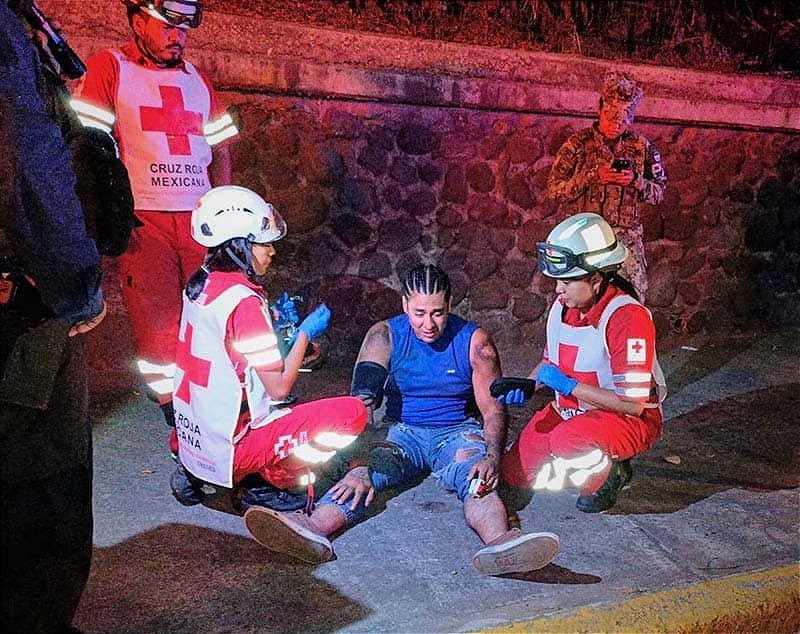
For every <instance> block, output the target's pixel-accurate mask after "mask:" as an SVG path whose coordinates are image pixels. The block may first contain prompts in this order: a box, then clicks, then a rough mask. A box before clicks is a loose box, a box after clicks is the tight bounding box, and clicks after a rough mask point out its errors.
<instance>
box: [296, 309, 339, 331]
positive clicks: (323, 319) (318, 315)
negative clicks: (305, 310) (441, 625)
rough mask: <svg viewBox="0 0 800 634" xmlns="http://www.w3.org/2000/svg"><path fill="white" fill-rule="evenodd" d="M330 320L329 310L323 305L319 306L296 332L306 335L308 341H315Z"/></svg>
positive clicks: (326, 327)
mask: <svg viewBox="0 0 800 634" xmlns="http://www.w3.org/2000/svg"><path fill="white" fill-rule="evenodd" d="M330 319H331V311H330V309H329V308H328V307H327V306H326V305H325V304H320V305H319V306H317V307H316V308H315V309H314V312H312V313H311V314H309V315H308V317H306V318H305V319H304V320H303V323H302V324H300V327H299V328H298V330H300V332H304V333H306V335H308V338H309V339H316V338H317V337H319V336H320V335H321V334H322V333H324V332H325V331H326V330H327V329H328V322H329V321H330Z"/></svg>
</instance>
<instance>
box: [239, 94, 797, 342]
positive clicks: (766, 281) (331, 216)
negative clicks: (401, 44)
mask: <svg viewBox="0 0 800 634" xmlns="http://www.w3.org/2000/svg"><path fill="white" fill-rule="evenodd" d="M235 108H236V109H237V110H238V112H239V115H240V117H241V120H242V122H243V131H242V137H243V138H242V140H241V141H239V142H238V143H237V145H236V146H234V150H233V154H234V158H235V162H234V174H235V181H236V182H238V183H242V184H244V185H246V186H248V187H252V188H253V189H255V190H256V191H258V192H259V193H261V194H263V195H264V196H265V197H266V198H267V199H268V200H270V201H271V202H273V203H274V204H275V205H276V206H277V207H278V208H279V209H280V210H281V212H282V213H283V214H284V217H285V218H286V220H287V223H288V225H289V227H290V235H289V237H288V238H287V239H285V240H284V241H283V242H282V243H279V244H278V259H277V265H276V269H277V270H279V271H280V273H279V274H280V279H278V280H276V288H287V289H289V290H292V289H306V291H305V292H306V293H308V294H310V295H311V296H314V297H316V296H318V295H320V293H321V294H322V295H324V298H325V299H326V300H327V301H328V302H329V303H332V304H334V315H337V314H338V315H340V316H347V317H346V319H334V322H335V324H334V325H335V327H336V328H337V329H339V330H340V331H341V332H340V333H339V334H340V335H341V336H342V338H340V340H342V339H345V340H347V341H348V345H347V348H348V350H349V351H352V350H353V347H354V346H356V347H357V343H358V339H360V336H361V335H362V334H363V331H364V329H365V328H366V326H367V325H368V323H369V322H371V320H372V319H373V318H375V317H376V316H380V315H381V314H382V313H384V312H387V311H388V312H391V311H392V310H395V309H396V308H397V307H398V306H399V305H398V304H397V302H396V297H393V295H392V294H388V295H387V294H381V293H380V292H379V289H380V286H381V285H383V286H385V287H389V288H392V289H398V288H399V280H400V279H401V278H402V275H403V273H404V272H405V271H406V270H407V269H408V268H409V267H410V266H412V265H413V264H414V263H416V262H418V261H420V260H425V261H432V262H438V263H440V264H441V265H442V266H443V267H444V268H445V269H446V270H448V271H449V272H450V274H451V276H452V278H453V282H454V306H455V310H456V312H458V313H460V314H462V315H465V316H467V317H470V318H474V319H476V320H478V321H479V322H481V323H482V324H484V325H485V326H486V327H487V328H489V329H490V331H491V332H493V333H494V335H495V337H496V338H497V340H498V343H499V344H500V346H501V348H503V349H509V348H511V347H515V346H518V345H520V342H522V341H525V342H532V341H535V342H537V344H539V345H540V343H541V335H542V330H543V320H544V316H545V311H546V307H547V306H548V303H549V302H550V301H551V299H552V294H553V284H552V282H551V281H549V280H548V279H547V278H544V277H543V276H542V275H541V274H540V273H537V272H536V242H537V241H539V240H543V239H544V238H545V237H546V236H547V234H548V232H549V231H550V229H551V228H552V227H553V226H555V224H557V223H558V222H560V221H561V220H562V219H563V215H562V214H560V213H559V212H558V209H557V206H556V205H555V204H554V203H553V202H551V201H549V200H548V199H547V196H546V190H545V182H546V179H547V175H548V173H549V169H550V166H551V164H552V161H553V157H554V154H555V152H556V151H557V150H558V148H559V147H560V145H561V143H562V142H563V141H564V140H565V139H566V137H567V136H568V135H569V134H571V133H572V132H573V131H574V130H575V129H577V128H578V127H581V126H584V125H588V124H589V123H590V121H591V120H590V119H585V120H584V119H576V118H562V117H551V116H541V115H525V114H519V113H498V112H490V111H476V110H470V109H462V108H436V107H430V108H425V107H420V106H416V105H415V106H413V107H409V106H402V105H397V106H392V105H385V104H378V105H376V104H364V103H358V102H343V101H336V102H331V101H322V100H317V99H294V98H275V97H249V98H247V99H246V100H244V101H240V102H239V103H238V105H236V106H235ZM635 128H636V129H637V130H638V131H640V132H641V133H643V134H644V135H645V136H647V137H648V138H650V139H651V140H652V141H653V142H654V144H655V145H656V147H658V148H659V149H660V151H661V153H662V156H663V159H664V165H665V169H666V172H667V176H668V179H669V182H668V188H667V195H666V198H665V200H664V202H663V203H662V204H661V205H658V206H656V207H644V225H645V240H646V252H647V257H648V263H649V268H648V270H649V278H650V290H649V291H648V297H647V304H648V306H649V307H650V308H651V310H652V311H653V313H654V316H655V318H656V323H657V326H658V328H659V331H660V332H661V333H663V334H665V335H666V334H668V333H673V334H674V333H690V334H694V333H698V332H700V331H702V330H708V329H724V328H731V327H736V326H737V325H738V324H741V323H742V322H744V321H747V320H749V319H750V318H752V317H753V316H762V317H764V318H766V319H767V320H768V321H773V322H780V323H784V324H786V323H798V314H799V313H800V310H799V307H800V304H798V294H797V274H798V262H800V260H799V259H798V239H797V237H798V209H799V208H800V169H799V168H798V165H800V138H799V137H798V136H797V135H793V134H786V133H758V132H744V131H735V130H726V129H720V128H693V127H685V126H675V125H661V124H652V123H643V124H641V125H639V124H636V125H635ZM337 280H340V281H342V283H344V280H346V284H347V292H346V293H342V292H340V291H341V290H342V289H341V288H339V287H338V286H337ZM376 293H377V297H378V298H380V300H379V302H378V304H379V305H377V306H376V305H374V304H375V302H376V301H378V300H377V299H376ZM366 302H371V303H372V304H373V305H371V306H370V307H369V308H366V307H365V303H366ZM381 302H383V303H381ZM337 309H338V310H337ZM792 320H794V321H792ZM526 345H527V344H526Z"/></svg>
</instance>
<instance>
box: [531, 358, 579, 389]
mask: <svg viewBox="0 0 800 634" xmlns="http://www.w3.org/2000/svg"><path fill="white" fill-rule="evenodd" d="M536 380H537V381H538V382H539V383H544V384H545V385H546V386H547V387H551V388H553V389H554V390H555V391H556V392H558V393H559V394H563V395H564V396H569V395H570V394H572V390H574V389H575V386H576V385H578V381H576V380H575V379H573V378H572V377H569V376H567V375H566V374H564V373H563V372H562V371H561V370H559V369H558V368H557V367H556V366H554V365H543V366H542V367H541V368H539V371H538V372H537V373H536Z"/></svg>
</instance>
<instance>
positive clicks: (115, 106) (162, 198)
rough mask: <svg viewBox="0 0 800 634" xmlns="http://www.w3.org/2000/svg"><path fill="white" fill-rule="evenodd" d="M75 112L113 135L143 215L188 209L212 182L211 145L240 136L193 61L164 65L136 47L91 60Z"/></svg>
mask: <svg viewBox="0 0 800 634" xmlns="http://www.w3.org/2000/svg"><path fill="white" fill-rule="evenodd" d="M87 68H88V71H87V73H86V74H85V75H84V77H83V79H82V80H81V82H80V83H79V84H78V86H77V87H76V89H75V93H74V96H73V101H72V107H73V108H74V109H75V111H76V112H77V113H78V116H79V118H80V119H81V122H82V123H83V124H84V125H85V126H93V127H98V128H101V129H104V130H106V131H108V132H112V133H113V135H114V137H115V138H116V140H117V143H118V144H119V149H120V158H121V159H122V162H123V163H124V164H125V166H126V167H127V168H128V174H129V177H130V181H131V189H132V190H133V197H134V206H135V208H136V209H138V210H157V211H187V210H191V209H193V208H194V206H195V203H196V202H197V200H198V199H199V198H200V196H202V195H203V194H204V193H206V192H207V191H208V190H209V189H210V188H211V184H210V182H209V177H208V166H209V164H210V163H211V146H212V145H214V144H216V143H219V142H221V141H223V140H225V139H227V138H230V137H231V136H233V135H235V134H236V133H237V130H236V127H235V125H234V123H233V120H232V119H231V117H230V115H228V114H227V113H226V112H225V110H224V109H223V108H222V106H221V105H220V103H219V101H218V100H217V98H216V96H215V93H214V91H213V89H212V88H211V85H210V84H209V82H208V80H207V79H206V78H205V77H204V76H203V75H202V74H201V73H200V72H199V71H198V70H197V69H196V68H195V67H194V66H193V65H192V64H190V63H189V62H183V64H182V65H181V66H179V67H176V68H158V67H156V66H154V65H153V64H152V63H150V62H149V61H148V60H147V59H145V58H144V57H143V56H142V54H141V52H140V51H139V50H138V48H137V47H136V45H135V43H129V44H128V45H126V46H125V47H123V48H122V49H118V50H105V51H101V52H100V53H98V54H97V55H94V56H92V57H91V58H89V60H88V61H87Z"/></svg>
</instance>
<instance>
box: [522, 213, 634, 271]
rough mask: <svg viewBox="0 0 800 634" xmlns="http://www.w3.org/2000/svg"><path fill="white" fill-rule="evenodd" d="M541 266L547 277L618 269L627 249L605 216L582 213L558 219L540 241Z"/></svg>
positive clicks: (538, 243)
mask: <svg viewBox="0 0 800 634" xmlns="http://www.w3.org/2000/svg"><path fill="white" fill-rule="evenodd" d="M536 246H537V248H538V250H539V270H540V271H542V272H543V273H544V274H545V275H547V276H548V277H555V278H571V277H581V276H583V275H588V274H589V273H595V272H597V271H616V270H617V269H618V268H619V267H620V266H621V265H622V263H623V262H624V261H625V258H627V257H628V249H627V248H626V247H625V245H624V244H622V243H620V242H617V236H616V235H614V230H613V229H612V228H611V226H610V225H609V224H608V223H607V222H606V221H605V220H604V219H603V217H602V216H598V215H597V214H591V213H581V214H575V215H574V216H570V217H569V218H567V219H566V220H564V221H563V222H561V223H559V224H558V225H557V226H556V227H555V229H553V230H552V231H551V232H550V235H549V236H547V242H537V243H536Z"/></svg>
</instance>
